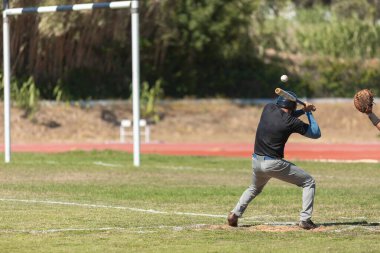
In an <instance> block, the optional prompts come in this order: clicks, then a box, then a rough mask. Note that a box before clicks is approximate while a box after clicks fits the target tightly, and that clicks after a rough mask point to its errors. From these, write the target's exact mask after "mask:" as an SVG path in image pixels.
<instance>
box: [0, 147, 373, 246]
mask: <svg viewBox="0 0 380 253" xmlns="http://www.w3.org/2000/svg"><path fill="white" fill-rule="evenodd" d="M296 163H297V165H299V166H300V167H302V168H304V169H305V170H306V171H308V172H310V174H312V175H313V176H314V177H315V179H316V181H317V195H316V199H315V211H314V216H313V217H314V221H315V222H316V223H320V224H325V225H326V229H325V230H321V231H314V232H312V231H290V232H268V231H259V230H255V227H258V226H256V225H262V224H264V223H271V222H288V221H291V222H296V221H297V220H298V213H299V211H300V208H301V189H300V188H298V187H296V186H293V185H290V184H286V183H283V182H280V181H278V180H275V179H273V180H271V181H270V182H269V183H268V185H267V186H266V188H265V189H264V191H263V193H262V194H261V195H260V196H258V197H257V198H256V199H255V200H254V201H253V202H252V203H251V204H250V206H249V207H248V209H247V211H246V213H245V219H242V220H241V224H243V225H245V226H244V227H239V228H228V227H226V226H223V225H224V224H225V217H222V216H224V215H226V214H227V213H228V211H230V210H231V209H232V208H233V206H234V205H235V204H236V202H237V200H238V198H239V197H240V195H241V193H242V192H243V191H244V190H245V188H246V187H247V186H248V185H249V183H250V177H251V161H250V159H249V158H246V159H232V158H217V157H175V156H172V157H170V156H158V155H143V156H142V166H141V167H140V168H134V167H133V166H132V156H131V155H130V154H126V153H121V152H111V151H106V152H72V153H65V154H56V155H51V154H50V155H45V154H15V155H14V156H13V161H12V163H11V164H4V163H3V164H1V166H0V198H1V199H2V200H1V201H0V212H1V215H0V251H1V252H191V253H194V252H379V251H380V227H379V225H378V223H379V222H380V214H379V210H380V193H379V185H380V165H379V164H362V163H351V164H348V163H341V164H340V163H318V162H296ZM11 199H13V200H11ZM20 200H28V201H29V202H21V201H20ZM31 200H35V201H36V202H31ZM49 201H50V202H52V201H54V202H56V203H49ZM58 202H60V203H58ZM63 202H65V203H67V202H70V203H77V204H80V205H73V204H70V205H69V204H63ZM83 204H88V205H94V206H85V205H83ZM133 208H137V209H139V210H135V209H133ZM144 210H155V211H160V212H161V213H154V212H144ZM184 213H195V214H210V215H215V217H211V216H192V215H188V214H184ZM355 222H357V223H359V225H357V226H352V224H354V223H355ZM365 222H367V223H374V224H372V225H371V226H368V225H365V224H364V223H365Z"/></svg>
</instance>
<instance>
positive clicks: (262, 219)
mask: <svg viewBox="0 0 380 253" xmlns="http://www.w3.org/2000/svg"><path fill="white" fill-rule="evenodd" d="M0 201H3V202H21V203H29V204H30V203H35V204H48V205H65V206H78V207H86V208H106V209H118V210H128V211H135V212H143V213H150V214H165V215H172V214H174V215H181V216H201V217H210V218H223V219H225V218H226V216H227V215H217V214H205V213H190V212H167V211H158V210H152V209H140V208H133V207H125V206H111V205H99V204H83V203H75V202H61V201H48V200H33V199H5V198H0ZM273 217H274V216H271V215H262V216H252V217H246V218H241V219H239V220H242V221H244V220H246V221H248V220H249V221H250V222H256V223H260V222H265V221H267V220H268V218H273ZM276 217H277V218H280V217H290V216H276ZM341 218H345V219H348V217H341ZM360 218H364V217H360ZM374 223H376V224H379V223H380V222H374ZM264 225H271V226H294V225H297V223H296V222H292V221H284V222H274V221H273V222H265V223H264ZM202 226H207V225H206V224H196V225H190V226H158V227H149V228H173V230H175V231H181V230H183V229H187V228H201V227H202ZM337 226H341V225H340V224H337ZM358 227H360V228H363V229H367V230H371V231H376V232H377V231H379V229H380V227H379V228H373V226H363V225H350V226H349V227H347V228H340V229H336V230H331V231H333V232H334V231H336V232H342V231H346V230H350V229H354V228H358ZM140 228H144V227H140ZM145 228H146V227H145ZM107 229H108V230H126V229H125V228H88V229H75V228H73V229H70V228H69V229H50V230H29V232H28V230H25V231H23V230H14V231H16V232H20V233H27V232H28V233H33V231H35V233H54V232H65V231H96V230H98V231H100V230H107ZM7 231H12V230H0V232H4V233H6V232H7ZM146 232H147V231H137V233H146ZM148 232H152V231H148ZM153 232H154V231H153Z"/></svg>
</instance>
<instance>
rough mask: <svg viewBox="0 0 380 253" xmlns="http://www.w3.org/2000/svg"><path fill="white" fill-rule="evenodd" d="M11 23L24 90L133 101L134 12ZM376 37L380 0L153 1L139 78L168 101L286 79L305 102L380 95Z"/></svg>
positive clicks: (245, 90)
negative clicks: (366, 91)
mask: <svg viewBox="0 0 380 253" xmlns="http://www.w3.org/2000/svg"><path fill="white" fill-rule="evenodd" d="M84 2H89V1H83V0H76V1H73V0H71V1H70V0H62V1H56V0H42V1H37V0H11V1H10V4H11V7H20V6H41V5H56V4H73V3H84ZM95 2H102V1H95ZM11 26H12V34H11V47H12V71H13V75H14V76H15V77H16V78H15V80H14V82H15V83H19V85H20V86H19V87H18V89H20V90H21V88H22V84H25V83H26V84H27V83H29V84H30V83H31V82H30V80H34V81H33V84H35V86H36V88H37V89H38V92H37V93H38V95H39V96H40V97H41V98H45V99H53V98H57V97H58V98H59V99H65V100H67V99H88V98H93V99H99V98H128V97H129V96H130V92H131V90H130V83H131V71H130V70H131V52H130V48H131V45H130V44H131V43H130V18H129V11H128V10H114V11H105V10H97V11H94V12H81V13H78V12H72V13H58V14H57V13H55V14H42V15H33V14H31V15H23V16H18V17H11ZM379 39H380V1H379V0H350V1H348V0H342V1H334V0H324V1H321V0H319V1H318V0H308V1H299V0H292V1H290V0H287V1H285V0H284V1H274V0H234V1H230V0H181V1H178V0H160V1H157V0H146V1H141V71H142V77H141V80H142V81H144V82H146V83H147V84H148V86H149V87H154V86H155V85H156V84H157V82H159V83H160V89H162V90H161V91H160V94H165V96H166V97H185V96H193V97H241V98H255V97H272V96H273V89H274V87H277V86H280V85H281V84H280V83H279V76H280V75H281V74H284V73H287V74H288V75H289V76H290V85H291V86H290V87H287V88H288V89H292V90H295V91H296V92H297V93H299V94H300V95H302V96H313V97H315V96H320V97H334V96H339V97H350V96H352V95H353V94H354V92H355V91H356V90H358V89H360V88H363V87H368V88H372V89H373V90H374V91H375V92H377V93H378V94H380V88H379V87H380V61H379V55H380V49H379V48H380V43H379ZM30 78H32V79H30ZM28 80H29V81H28ZM29 87H30V85H29ZM34 93H35V92H34Z"/></svg>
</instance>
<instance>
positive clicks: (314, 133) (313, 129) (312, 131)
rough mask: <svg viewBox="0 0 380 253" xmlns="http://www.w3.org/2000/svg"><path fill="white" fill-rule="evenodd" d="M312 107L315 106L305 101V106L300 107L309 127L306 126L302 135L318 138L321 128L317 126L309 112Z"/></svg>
mask: <svg viewBox="0 0 380 253" xmlns="http://www.w3.org/2000/svg"><path fill="white" fill-rule="evenodd" d="M313 108H315V106H314V105H313V104H309V103H306V105H305V107H304V108H303V109H302V110H303V111H305V113H306V116H307V119H308V121H309V127H308V128H307V130H306V133H305V134H304V136H306V137H308V138H312V139H318V138H320V137H321V129H320V128H319V125H318V123H317V121H316V120H315V118H314V116H313V114H312V113H311V111H312V109H313Z"/></svg>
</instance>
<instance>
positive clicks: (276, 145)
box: [227, 91, 321, 229]
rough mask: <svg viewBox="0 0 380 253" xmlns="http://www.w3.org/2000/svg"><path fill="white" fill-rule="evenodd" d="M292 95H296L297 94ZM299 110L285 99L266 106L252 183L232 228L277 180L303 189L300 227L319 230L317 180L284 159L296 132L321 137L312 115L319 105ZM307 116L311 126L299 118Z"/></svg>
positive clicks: (231, 221)
mask: <svg viewBox="0 0 380 253" xmlns="http://www.w3.org/2000/svg"><path fill="white" fill-rule="evenodd" d="M288 92H289V93H291V94H292V95H294V96H296V95H295V94H294V93H293V92H290V91H288ZM296 109H297V103H296V102H294V101H290V100H287V99H285V98H283V97H281V96H279V97H278V98H277V101H276V103H275V104H274V103H269V104H267V105H266V106H265V107H264V109H263V112H262V114H261V118H260V122H259V125H258V128H257V132H256V140H255V151H254V153H253V155H252V168H253V173H252V184H251V185H250V186H249V187H248V188H247V189H246V190H245V191H244V192H243V194H242V195H241V197H240V199H239V201H238V203H237V205H236V206H235V208H234V209H233V210H232V211H231V212H230V213H229V215H228V218H227V221H228V224H229V225H230V226H233V227H237V226H238V219H239V217H241V216H242V215H243V213H244V211H245V210H246V208H247V206H248V204H249V203H250V202H251V201H252V200H253V199H254V198H255V197H256V196H257V195H259V194H260V193H261V191H262V190H263V188H264V186H265V185H266V183H268V181H269V180H270V179H271V178H277V179H280V180H282V181H285V182H288V183H291V184H294V185H297V186H299V187H302V188H303V192H302V211H301V214H300V222H299V226H300V227H301V228H303V229H314V228H316V227H317V226H316V225H315V224H314V223H313V222H312V220H311V216H312V212H313V204H314V195H315V180H314V178H313V177H312V176H310V175H309V174H308V173H307V172H306V171H304V170H302V169H301V168H299V167H297V166H296V165H295V164H293V163H291V162H288V161H286V160H284V159H283V157H284V148H285V144H286V142H287V141H288V138H289V136H290V135H291V134H292V133H299V134H301V135H303V136H305V137H308V138H313V139H317V138H319V137H321V132H320V129H319V126H318V124H317V122H316V121H315V119H314V117H313V114H312V112H311V111H312V110H315V106H314V105H313V104H310V103H306V105H305V106H304V108H303V109H301V110H296ZM305 113H306V116H307V118H308V121H309V124H307V123H304V122H303V121H301V120H300V119H298V117H299V116H301V115H303V114H305Z"/></svg>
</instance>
